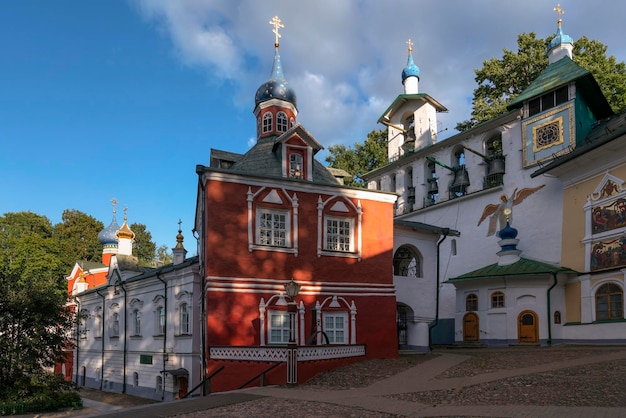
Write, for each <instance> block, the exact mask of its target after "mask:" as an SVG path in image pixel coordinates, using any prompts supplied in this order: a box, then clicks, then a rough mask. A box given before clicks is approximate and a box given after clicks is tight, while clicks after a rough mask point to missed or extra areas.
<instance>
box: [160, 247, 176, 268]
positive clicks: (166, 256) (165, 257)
mask: <svg viewBox="0 0 626 418" xmlns="http://www.w3.org/2000/svg"><path fill="white" fill-rule="evenodd" d="M156 259H157V261H158V262H159V264H160V265H165V264H171V263H172V262H173V261H174V259H173V258H172V252H171V251H170V249H169V248H168V246H167V245H160V246H159V247H158V248H157V250H156Z"/></svg>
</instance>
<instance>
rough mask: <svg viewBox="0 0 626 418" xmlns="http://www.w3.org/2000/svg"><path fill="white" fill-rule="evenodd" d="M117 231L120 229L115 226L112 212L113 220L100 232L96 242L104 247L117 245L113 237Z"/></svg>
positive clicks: (115, 238) (115, 221)
mask: <svg viewBox="0 0 626 418" xmlns="http://www.w3.org/2000/svg"><path fill="white" fill-rule="evenodd" d="M118 229H120V226H119V225H118V224H117V220H116V219H115V210H114V211H113V220H112V221H111V224H110V225H109V226H107V227H106V228H104V229H103V230H102V231H100V233H99V234H98V241H100V243H101V244H102V245H105V246H106V245H117V237H116V236H115V233H116V232H117V230H118Z"/></svg>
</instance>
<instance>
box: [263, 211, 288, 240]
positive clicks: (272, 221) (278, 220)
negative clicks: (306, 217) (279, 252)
mask: <svg viewBox="0 0 626 418" xmlns="http://www.w3.org/2000/svg"><path fill="white" fill-rule="evenodd" d="M257 213H258V214H259V215H258V217H259V218H258V228H257V244H258V245H269V246H272V247H287V246H288V243H289V235H288V231H287V228H288V225H289V212H286V211H276V210H270V209H259V210H258V211H257Z"/></svg>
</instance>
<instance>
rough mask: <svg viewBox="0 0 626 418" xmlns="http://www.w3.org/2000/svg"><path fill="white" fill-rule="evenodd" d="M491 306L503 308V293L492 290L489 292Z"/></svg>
mask: <svg viewBox="0 0 626 418" xmlns="http://www.w3.org/2000/svg"><path fill="white" fill-rule="evenodd" d="M491 307H492V308H504V293H502V292H493V293H492V294H491Z"/></svg>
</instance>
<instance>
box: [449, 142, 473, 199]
mask: <svg viewBox="0 0 626 418" xmlns="http://www.w3.org/2000/svg"><path fill="white" fill-rule="evenodd" d="M452 161H453V167H452V168H453V169H454V180H453V181H452V185H451V186H450V199H454V198H455V197H459V196H463V195H466V194H467V188H468V187H469V185H470V182H469V174H468V173H467V167H466V166H465V149H464V148H463V147H458V148H456V149H455V150H454V154H453V158H452Z"/></svg>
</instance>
